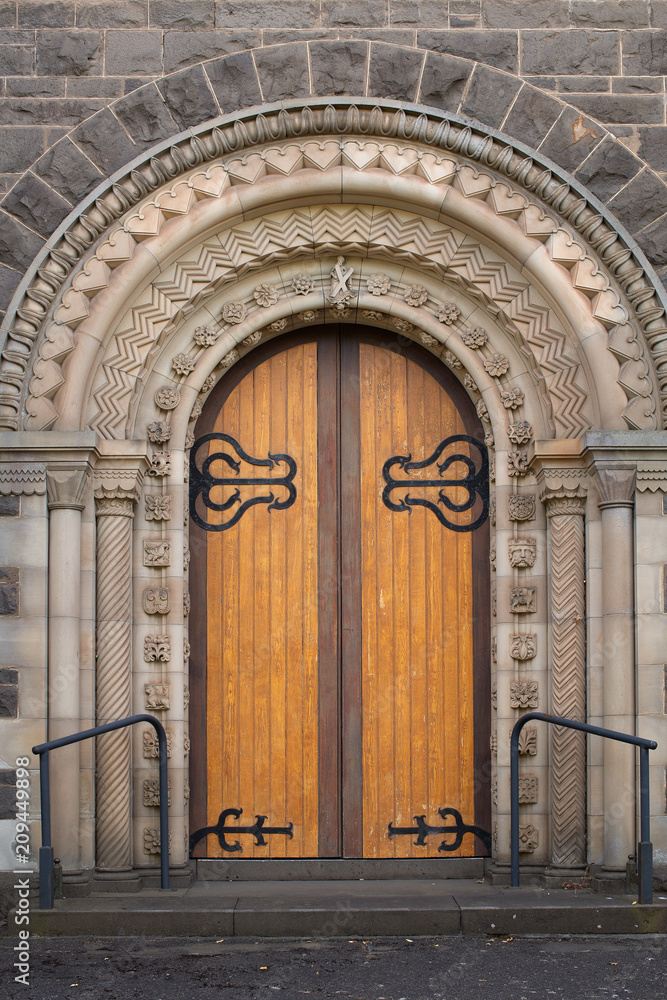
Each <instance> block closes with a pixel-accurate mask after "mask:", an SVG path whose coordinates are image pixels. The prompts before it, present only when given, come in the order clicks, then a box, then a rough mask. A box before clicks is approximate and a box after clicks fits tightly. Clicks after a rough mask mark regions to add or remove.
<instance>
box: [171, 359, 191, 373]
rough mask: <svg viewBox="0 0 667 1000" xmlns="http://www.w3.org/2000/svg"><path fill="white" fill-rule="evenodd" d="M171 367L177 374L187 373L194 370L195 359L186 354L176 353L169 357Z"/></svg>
mask: <svg viewBox="0 0 667 1000" xmlns="http://www.w3.org/2000/svg"><path fill="white" fill-rule="evenodd" d="M171 367H172V368H173V369H174V371H175V372H176V373H177V374H178V375H189V374H190V372H193V371H194V370H195V360H194V358H191V357H189V356H188V355H187V354H177V355H176V357H174V358H172V359H171Z"/></svg>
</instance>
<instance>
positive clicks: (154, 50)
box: [104, 29, 162, 76]
mask: <svg viewBox="0 0 667 1000" xmlns="http://www.w3.org/2000/svg"><path fill="white" fill-rule="evenodd" d="M104 67H105V71H106V72H107V73H108V74H109V75H111V76H146V75H147V74H151V73H158V74H161V73H162V32H161V31H157V30H156V31H151V30H146V31H145V30H142V29H135V30H134V31H115V30H114V31H107V33H106V52H105V62H104Z"/></svg>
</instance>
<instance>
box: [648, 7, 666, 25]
mask: <svg viewBox="0 0 667 1000" xmlns="http://www.w3.org/2000/svg"><path fill="white" fill-rule="evenodd" d="M651 27H652V28H667V0H652V3H651Z"/></svg>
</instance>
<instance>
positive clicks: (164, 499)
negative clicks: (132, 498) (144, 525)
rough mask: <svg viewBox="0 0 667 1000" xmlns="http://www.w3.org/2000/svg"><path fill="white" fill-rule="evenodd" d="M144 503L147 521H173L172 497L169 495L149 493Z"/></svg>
mask: <svg viewBox="0 0 667 1000" xmlns="http://www.w3.org/2000/svg"><path fill="white" fill-rule="evenodd" d="M144 502H145V506H146V515H145V516H146V520H147V521H170V520H171V496H170V494H169V493H147V494H146V496H145V498H144Z"/></svg>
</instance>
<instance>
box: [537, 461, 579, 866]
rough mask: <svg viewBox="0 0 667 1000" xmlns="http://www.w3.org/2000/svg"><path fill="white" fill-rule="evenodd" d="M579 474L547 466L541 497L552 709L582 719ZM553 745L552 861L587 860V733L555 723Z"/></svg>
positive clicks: (574, 862) (560, 863)
mask: <svg viewBox="0 0 667 1000" xmlns="http://www.w3.org/2000/svg"><path fill="white" fill-rule="evenodd" d="M568 473H569V474H568ZM580 475H581V473H580V472H579V470H567V471H566V472H565V473H564V474H563V475H561V474H559V473H557V472H555V470H550V471H549V472H548V473H547V474H546V477H545V479H544V480H543V481H544V482H545V486H544V489H543V492H542V494H541V499H542V501H543V503H544V504H545V506H546V511H547V519H548V524H549V564H550V575H551V586H550V614H549V617H550V624H551V651H550V653H551V655H550V661H551V712H552V713H553V714H554V715H560V716H562V717H564V718H568V719H574V720H575V721H577V722H585V721H586V597H585V587H584V581H585V562H584V517H585V513H586V497H585V493H584V491H583V489H582V488H581V486H580V485H579V478H578V477H579V476H580ZM551 747H552V761H551V816H552V827H551V858H552V863H553V864H554V865H558V866H565V867H568V868H572V867H578V866H582V865H585V864H586V737H585V735H584V734H583V733H576V732H574V731H572V730H567V729H562V728H558V727H553V730H552V733H551Z"/></svg>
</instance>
